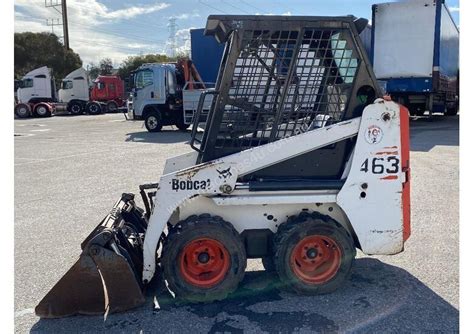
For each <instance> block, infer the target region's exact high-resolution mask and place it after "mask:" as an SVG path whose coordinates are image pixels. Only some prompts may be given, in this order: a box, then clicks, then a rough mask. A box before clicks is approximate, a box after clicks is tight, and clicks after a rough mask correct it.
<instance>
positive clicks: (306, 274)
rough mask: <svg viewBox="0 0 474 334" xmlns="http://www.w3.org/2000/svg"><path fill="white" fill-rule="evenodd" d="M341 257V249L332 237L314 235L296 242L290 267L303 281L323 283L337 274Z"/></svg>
mask: <svg viewBox="0 0 474 334" xmlns="http://www.w3.org/2000/svg"><path fill="white" fill-rule="evenodd" d="M341 257H342V252H341V249H340V248H339V246H338V245H337V243H336V242H335V241H334V240H333V239H332V238H330V237H328V236H325V235H312V236H308V237H306V238H304V239H302V240H300V242H298V243H297V244H296V246H295V248H294V249H293V251H292V252H291V257H290V267H291V269H292V270H293V272H294V273H295V275H296V276H297V277H298V278H300V279H301V280H302V281H304V282H306V283H308V284H322V283H326V282H327V281H329V280H330V279H331V278H333V277H334V276H335V275H336V273H337V271H338V270H339V267H340V265H341Z"/></svg>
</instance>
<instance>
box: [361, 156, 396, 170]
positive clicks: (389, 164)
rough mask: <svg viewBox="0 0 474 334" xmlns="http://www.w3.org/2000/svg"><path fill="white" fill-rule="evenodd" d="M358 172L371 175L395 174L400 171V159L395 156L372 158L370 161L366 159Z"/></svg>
mask: <svg viewBox="0 0 474 334" xmlns="http://www.w3.org/2000/svg"><path fill="white" fill-rule="evenodd" d="M360 170H361V171H362V172H364V173H372V174H383V173H387V174H397V173H398V171H399V170H400V159H398V158H397V157H396V156H389V157H382V158H372V160H370V159H369V158H367V159H365V161H364V162H363V163H362V166H361V167H360Z"/></svg>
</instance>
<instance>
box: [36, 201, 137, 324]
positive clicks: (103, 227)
mask: <svg viewBox="0 0 474 334" xmlns="http://www.w3.org/2000/svg"><path fill="white" fill-rule="evenodd" d="M145 229H146V221H145V218H144V217H143V213H142V211H141V210H140V209H137V208H136V207H135V204H134V202H133V195H131V194H124V195H122V198H121V199H120V200H119V201H118V202H117V204H116V205H115V206H114V208H113V209H112V210H111V212H110V213H109V214H108V215H107V217H106V218H104V220H103V221H102V222H101V223H100V224H99V225H98V226H97V228H96V229H95V230H94V231H93V232H92V233H91V234H90V235H89V236H88V237H87V238H86V240H85V241H84V242H83V243H82V254H81V255H80V257H79V260H78V261H77V262H76V263H75V264H74V265H73V266H72V267H71V269H69V271H68V272H67V273H66V274H65V275H64V276H63V277H62V278H61V279H60V280H59V282H58V283H56V285H55V286H54V287H53V288H52V289H51V290H50V291H49V292H48V294H46V296H45V297H44V298H43V299H42V300H41V302H40V303H39V304H38V306H36V308H35V313H36V315H37V316H39V317H41V318H58V317H65V316H71V315H75V314H85V315H93V314H106V315H107V314H108V313H114V312H121V311H125V310H128V309H131V308H134V307H137V306H139V305H141V304H143V303H144V301H145V298H144V296H143V293H142V287H141V273H140V272H139V271H140V270H141V267H142V248H141V244H140V238H141V237H142V234H143V233H142V232H144V231H145ZM131 230H132V231H133V233H135V234H134V235H133V238H131V232H130V231H131ZM138 231H141V232H138Z"/></svg>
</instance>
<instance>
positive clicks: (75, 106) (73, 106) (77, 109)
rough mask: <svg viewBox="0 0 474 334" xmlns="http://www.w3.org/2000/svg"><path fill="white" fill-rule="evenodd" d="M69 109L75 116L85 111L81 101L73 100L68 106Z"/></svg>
mask: <svg viewBox="0 0 474 334" xmlns="http://www.w3.org/2000/svg"><path fill="white" fill-rule="evenodd" d="M67 111H69V113H70V114H71V115H74V116H77V115H80V114H82V111H83V110H82V104H80V103H79V102H71V103H69V104H68V106H67Z"/></svg>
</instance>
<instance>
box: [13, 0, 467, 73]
mask: <svg viewBox="0 0 474 334" xmlns="http://www.w3.org/2000/svg"><path fill="white" fill-rule="evenodd" d="M47 1H48V2H51V1H52V2H53V3H55V2H58V1H59V0H47ZM380 2H390V1H383V0H382V1H380ZM67 3H68V14H69V15H68V16H69V23H70V24H69V35H70V45H71V48H72V49H74V51H76V52H77V53H79V55H80V56H81V58H82V60H83V61H84V65H85V66H86V65H87V64H89V63H92V62H95V63H97V62H98V61H99V60H100V59H101V58H104V57H109V58H111V59H112V60H113V61H114V64H115V65H116V66H117V65H119V64H120V63H121V61H122V60H123V59H124V58H126V57H127V56H129V55H136V54H146V53H169V52H170V50H169V45H168V44H167V41H168V37H169V35H170V33H169V27H168V24H169V19H170V18H171V17H175V18H176V24H177V28H176V42H177V45H178V48H179V49H180V50H183V49H187V48H189V34H188V31H189V29H190V28H201V27H204V26H205V23H206V19H207V16H208V15H210V14H274V15H282V14H283V15H347V14H352V15H355V16H359V17H366V18H368V19H370V17H371V6H372V4H373V3H377V1H373V0H372V1H366V0H291V1H285V0H273V1H267V0H261V1H258V0H257V1H255V0H254V1H252V0H174V1H164V0H158V1H154V0H140V1H121V0H68V1H67ZM446 4H447V5H448V7H449V8H451V13H452V15H453V18H454V20H455V21H456V22H457V23H458V25H459V0H446ZM59 17H60V16H59V14H58V13H57V12H56V11H55V10H54V9H53V8H45V6H44V0H15V32H22V31H34V32H38V31H51V27H48V26H47V25H46V19H47V18H59ZM54 29H55V32H57V33H58V35H60V34H62V29H61V27H55V28H54Z"/></svg>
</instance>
